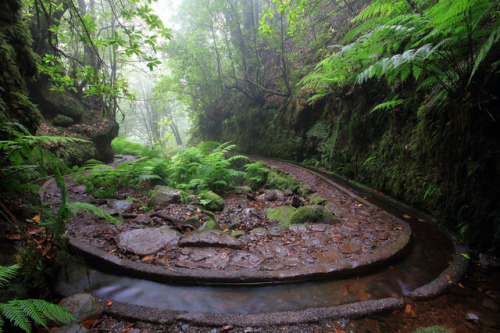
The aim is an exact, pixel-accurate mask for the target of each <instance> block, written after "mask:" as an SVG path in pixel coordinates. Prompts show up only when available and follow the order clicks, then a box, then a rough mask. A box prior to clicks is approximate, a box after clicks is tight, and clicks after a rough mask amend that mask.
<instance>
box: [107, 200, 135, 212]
mask: <svg viewBox="0 0 500 333" xmlns="http://www.w3.org/2000/svg"><path fill="white" fill-rule="evenodd" d="M132 206H133V204H132V203H131V202H130V201H128V200H112V201H110V202H108V208H109V209H113V210H115V211H117V212H124V211H126V210H127V209H130V208H132Z"/></svg>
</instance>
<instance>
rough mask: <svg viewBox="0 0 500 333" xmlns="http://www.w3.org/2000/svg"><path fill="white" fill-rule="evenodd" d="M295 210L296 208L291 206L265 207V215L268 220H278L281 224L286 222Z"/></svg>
mask: <svg viewBox="0 0 500 333" xmlns="http://www.w3.org/2000/svg"><path fill="white" fill-rule="evenodd" d="M296 211H297V208H295V207H292V206H279V207H275V208H268V209H266V213H265V214H266V216H267V218H268V219H270V220H278V221H280V222H281V223H282V224H288V223H289V222H290V218H291V217H292V216H293V214H294V213H295V212H296Z"/></svg>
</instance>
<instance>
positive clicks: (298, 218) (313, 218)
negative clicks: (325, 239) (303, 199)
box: [289, 205, 338, 224]
mask: <svg viewBox="0 0 500 333" xmlns="http://www.w3.org/2000/svg"><path fill="white" fill-rule="evenodd" d="M308 221H309V222H318V223H324V224H335V223H337V222H338V219H336V218H335V216H333V215H332V214H331V213H330V212H328V211H327V210H326V209H325V208H324V207H323V206H319V205H310V206H304V207H300V208H299V209H297V211H296V212H295V213H294V214H293V215H292V217H291V218H290V221H289V223H290V224H300V223H304V222H308Z"/></svg>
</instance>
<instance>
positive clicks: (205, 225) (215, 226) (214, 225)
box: [198, 220, 220, 231]
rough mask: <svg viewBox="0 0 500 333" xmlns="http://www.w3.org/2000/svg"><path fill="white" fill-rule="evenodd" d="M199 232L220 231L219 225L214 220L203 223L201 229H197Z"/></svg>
mask: <svg viewBox="0 0 500 333" xmlns="http://www.w3.org/2000/svg"><path fill="white" fill-rule="evenodd" d="M198 230H199V231H206V230H220V225H219V223H218V222H217V221H214V220H208V221H206V222H204V223H203V225H202V226H201V227H199V228H198Z"/></svg>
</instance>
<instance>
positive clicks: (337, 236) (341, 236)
mask: <svg viewBox="0 0 500 333" xmlns="http://www.w3.org/2000/svg"><path fill="white" fill-rule="evenodd" d="M332 237H342V236H340V235H332Z"/></svg>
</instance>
